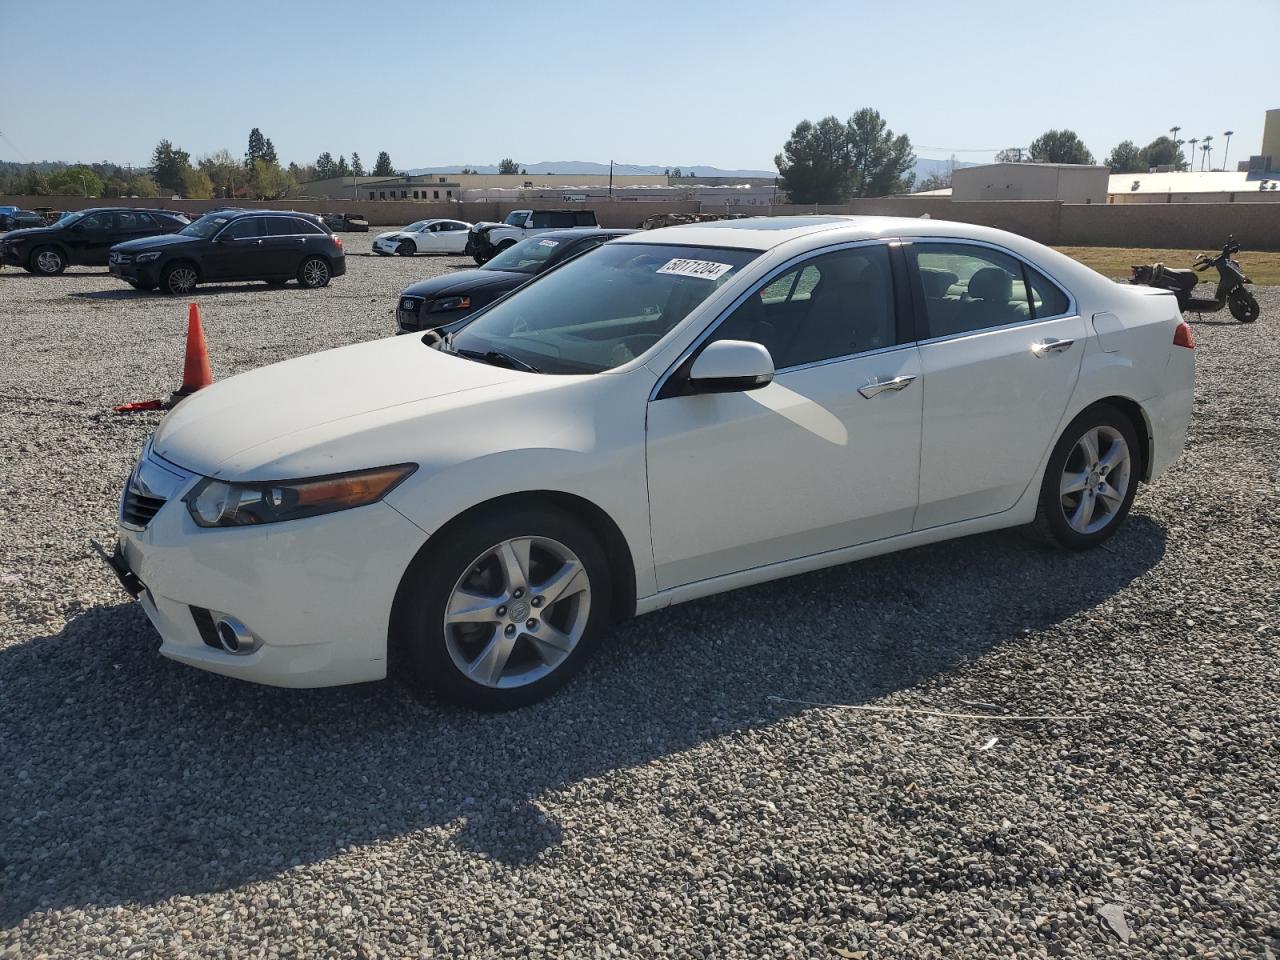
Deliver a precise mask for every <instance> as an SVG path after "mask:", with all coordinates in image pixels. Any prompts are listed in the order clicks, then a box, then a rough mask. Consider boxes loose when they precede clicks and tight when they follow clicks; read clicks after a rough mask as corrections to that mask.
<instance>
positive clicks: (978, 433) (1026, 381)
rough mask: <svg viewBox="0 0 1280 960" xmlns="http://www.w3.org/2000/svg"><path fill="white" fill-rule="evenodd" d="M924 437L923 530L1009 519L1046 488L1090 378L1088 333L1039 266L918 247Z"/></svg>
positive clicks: (995, 254)
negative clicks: (1030, 491) (1033, 489)
mask: <svg viewBox="0 0 1280 960" xmlns="http://www.w3.org/2000/svg"><path fill="white" fill-rule="evenodd" d="M908 249H909V252H910V255H909V260H911V261H912V262H914V264H915V268H916V269H915V277H916V279H917V282H918V286H917V287H916V291H917V295H918V296H917V298H918V300H920V301H922V302H923V305H924V314H925V317H924V322H925V327H926V330H925V332H924V333H923V334H922V335H921V343H920V364H921V368H922V371H923V374H924V381H925V391H924V434H923V437H922V442H921V448H920V508H919V510H918V511H917V514H916V520H915V528H916V529H917V530H923V529H926V528H929V527H936V526H940V525H942V524H946V523H955V522H957V521H960V520H969V519H973V518H976V517H984V516H989V515H991V514H996V513H1002V512H1003V511H1005V510H1008V509H1010V508H1011V507H1012V506H1013V505H1014V504H1015V503H1016V502H1017V501H1018V498H1019V497H1020V496H1021V495H1022V493H1023V491H1024V490H1026V488H1027V485H1028V484H1029V483H1031V482H1033V481H1034V480H1035V479H1036V470H1037V467H1038V466H1039V464H1040V461H1041V459H1042V458H1043V457H1044V455H1045V453H1046V452H1047V450H1048V449H1049V446H1050V445H1051V444H1052V443H1053V442H1054V440H1055V439H1056V438H1057V435H1058V432H1059V430H1060V428H1061V421H1062V417H1063V414H1064V413H1065V411H1066V408H1067V403H1068V402H1069V401H1070V399H1071V393H1072V391H1073V390H1074V389H1075V385H1076V380H1077V379H1078V378H1079V375H1080V363H1081V359H1082V358H1083V356H1084V347H1085V338H1086V337H1087V335H1088V331H1087V326H1086V323H1085V321H1084V319H1083V318H1082V317H1080V316H1079V315H1078V314H1077V313H1076V312H1075V310H1074V307H1073V305H1072V303H1071V301H1070V298H1069V297H1068V296H1067V295H1066V294H1065V293H1064V292H1063V291H1062V290H1061V289H1059V288H1058V287H1057V286H1056V285H1055V284H1054V283H1052V282H1051V281H1050V280H1049V279H1048V278H1047V277H1045V276H1044V275H1043V274H1042V273H1040V272H1039V271H1038V270H1036V269H1034V268H1033V267H1031V266H1030V265H1029V264H1025V263H1023V262H1022V261H1021V260H1018V259H1017V258H1015V257H1013V256H1011V255H1010V254H1008V253H1006V252H1004V251H1000V250H997V249H995V248H993V247H987V246H981V245H977V244H966V243H955V242H946V243H943V242H938V243H934V242H931V241H916V242H914V243H913V244H911V245H910V247H909V248H908Z"/></svg>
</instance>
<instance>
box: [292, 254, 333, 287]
mask: <svg viewBox="0 0 1280 960" xmlns="http://www.w3.org/2000/svg"><path fill="white" fill-rule="evenodd" d="M329 276H330V271H329V261H328V260H326V259H324V257H307V259H305V260H303V261H302V266H300V267H298V283H300V284H302V286H304V287H306V288H307V289H308V290H314V289H316V288H317V287H326V286H328V285H329Z"/></svg>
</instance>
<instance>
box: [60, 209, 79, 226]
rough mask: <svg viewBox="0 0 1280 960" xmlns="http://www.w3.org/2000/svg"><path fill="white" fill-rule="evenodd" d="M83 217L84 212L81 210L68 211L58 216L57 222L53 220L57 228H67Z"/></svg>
mask: <svg viewBox="0 0 1280 960" xmlns="http://www.w3.org/2000/svg"><path fill="white" fill-rule="evenodd" d="M83 216H84V211H82V210H68V211H67V212H66V213H64V214H63V215H62V216H60V217H59V218H58V219H57V220H55V221H54V224H55V225H57V226H59V227H69V226H71V224H73V223H75V222H76V221H77V220H79V219H80V218H81V217H83Z"/></svg>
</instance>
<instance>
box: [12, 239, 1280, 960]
mask: <svg viewBox="0 0 1280 960" xmlns="http://www.w3.org/2000/svg"><path fill="white" fill-rule="evenodd" d="M345 239H346V241H347V244H348V249H349V250H350V251H351V252H352V254H353V255H352V256H351V257H350V260H349V272H348V274H347V276H346V277H343V278H341V279H340V280H337V281H335V282H334V284H333V285H332V286H331V287H330V288H329V289H327V290H321V291H302V290H299V289H296V288H293V287H289V288H284V289H269V288H267V287H266V286H264V285H262V284H255V285H245V286H227V287H220V288H212V289H202V290H201V291H200V292H199V296H198V299H199V302H200V303H201V306H202V308H203V311H204V321H205V327H206V332H207V334H208V337H209V341H210V345H211V350H212V356H213V368H214V372H215V375H217V376H227V375H229V374H231V373H234V372H237V371H240V370H244V369H247V368H250V367H254V366H258V365H261V364H264V363H268V362H270V361H273V360H278V359H282V358H285V357H289V356H293V355H296V354H301V353H305V352H308V351H312V350H315V349H319V348H322V347H327V346H331V345H334V344H339V343H346V342H350V341H356V340H362V339H366V338H369V337H374V336H381V335H386V334H388V333H389V331H390V329H391V323H392V320H391V311H392V307H393V305H394V301H395V295H396V294H397V293H398V292H399V290H400V289H401V288H402V287H403V286H404V285H405V284H406V283H407V282H409V281H410V280H411V279H414V278H418V277H423V276H428V275H431V274H434V273H439V272H441V271H446V270H452V269H455V268H458V267H461V266H464V265H468V264H467V262H466V261H464V260H461V259H445V260H432V259H427V258H417V259H414V260H401V259H394V260H384V259H378V258H374V257H370V256H367V255H363V254H364V253H365V252H367V251H368V249H369V247H368V243H369V238H368V237H363V236H352V235H347V237H346V238H345ZM1258 294H1259V299H1260V301H1261V302H1262V308H1263V317H1262V320H1261V321H1259V322H1258V323H1257V324H1256V325H1255V326H1254V327H1242V326H1239V325H1236V324H1234V323H1231V322H1229V321H1228V322H1225V323H1220V322H1218V321H1217V318H1206V320H1205V321H1204V322H1203V323H1200V324H1199V325H1197V327H1196V334H1197V337H1198V338H1199V349H1198V351H1197V357H1198V361H1199V364H1200V370H1199V385H1198V390H1197V406H1196V418H1195V421H1194V423H1193V425H1192V432H1191V437H1190V441H1189V446H1188V449H1187V452H1186V453H1185V455H1184V456H1183V457H1182V459H1181V460H1180V461H1179V462H1178V463H1177V464H1176V466H1175V467H1174V468H1173V469H1172V470H1171V471H1170V472H1169V473H1168V474H1167V475H1166V476H1165V477H1164V478H1163V479H1161V480H1160V481H1159V482H1158V483H1157V484H1155V485H1154V486H1152V487H1149V488H1145V487H1144V488H1143V490H1142V492H1141V493H1140V494H1139V497H1138V501H1137V503H1136V506H1135V508H1134V512H1133V516H1132V517H1131V519H1130V521H1129V523H1128V525H1127V526H1126V527H1125V528H1124V529H1123V530H1122V531H1121V532H1120V533H1119V534H1118V535H1117V536H1116V537H1115V538H1114V539H1113V540H1112V541H1111V542H1110V543H1109V544H1108V546H1107V548H1106V549H1104V550H1098V551H1095V552H1092V553H1088V554H1084V555H1068V554H1065V553H1060V552H1054V551H1050V550H1047V549H1044V548H1041V547H1039V546H1037V545H1035V544H1034V543H1032V542H1030V541H1029V540H1027V539H1025V538H1024V537H1022V536H1021V535H1020V534H1018V533H1017V532H1007V533H1001V534H995V535H987V536H980V537H974V538H970V539H966V540H962V541H958V542H952V543H947V544H942V545H938V546H932V547H927V548H922V549H917V550H913V551H910V552H908V553H903V554H899V555H896V556H891V557H885V558H881V559H877V560H872V561H866V562H862V563H857V564H852V565H849V566H844V567H840V568H838V569H833V570H828V571H824V572H821V573H816V574H812V575H808V576H802V577H796V578H793V579H790V580H786V581H783V582H779V583H774V584H771V585H767V586H763V587H756V588H752V589H749V590H744V591H739V592H737V593H733V594H729V595H725V596H720V597H715V598H711V599H707V600H702V601H699V602H695V603H690V604H687V605H684V606H681V607H678V608H674V609H672V610H669V611H665V612H663V613H660V614H656V615H653V616H649V617H646V618H642V619H639V620H636V621H633V622H631V623H629V624H626V625H624V626H623V627H622V628H621V629H619V630H618V631H617V634H616V636H615V637H614V638H613V639H612V641H611V642H610V643H608V644H607V645H606V647H605V648H604V649H603V650H602V651H601V654H600V655H599V656H597V657H596V658H595V659H594V661H593V662H592V663H591V664H590V665H589V666H588V667H587V669H586V670H585V671H584V672H583V674H582V675H581V676H580V677H579V678H578V679H577V680H576V681H575V682H574V683H573V684H571V685H570V687H569V688H568V689H566V690H565V691H564V692H562V693H561V694H560V695H559V696H557V697H555V698H553V699H552V700H551V701H550V702H547V703H543V704H540V705H537V706H534V707H532V708H529V709H526V710H522V711H519V712H516V713H510V714H505V715H500V716H485V715H476V714H472V713H466V712H462V711H458V710H452V709H446V708H442V707H440V706H437V705H434V704H431V703H422V702H419V701H418V700H416V699H413V698H411V697H409V696H407V695H405V694H404V693H402V692H401V691H400V690H399V689H398V688H396V687H394V686H392V685H389V684H375V685H369V686H364V687H359V688H348V689H331V690H319V691H281V690H273V689H267V688H260V687H254V686H251V685H247V684H242V683H237V682H236V681H232V680H227V679H223V678H220V677H215V676H211V675H208V674H204V673H200V672H197V671H194V670H191V669H188V668H186V667H183V666H180V665H178V664H174V663H171V662H169V661H166V660H163V659H161V658H160V657H159V656H158V655H157V654H156V647H157V646H158V638H157V637H156V635H155V633H154V631H153V630H152V629H151V627H150V625H149V624H148V623H147V621H146V619H145V617H144V616H143V614H142V612H141V610H140V609H139V607H138V606H137V605H136V604H133V603H129V602H126V600H127V597H125V596H124V595H123V594H122V593H121V591H120V589H119V588H118V586H117V585H116V584H115V582H114V580H113V579H112V577H111V576H110V575H109V574H108V572H107V570H106V568H105V567H104V566H103V565H102V564H101V563H100V562H99V561H97V560H96V559H94V557H93V556H92V555H91V553H90V550H89V548H88V540H89V538H91V537H96V538H98V539H100V540H102V541H104V542H107V541H109V539H110V538H111V536H112V535H113V529H114V514H115V505H116V498H117V495H118V492H119V488H120V486H121V484H122V483H123V481H124V478H125V476H126V474H127V472H128V469H129V466H130V464H131V462H132V460H133V458H134V457H135V456H136V454H137V451H138V449H139V448H140V447H141V445H142V442H143V439H144V437H145V436H146V434H147V433H148V432H149V431H150V430H151V429H153V428H154V426H155V423H156V421H157V417H156V416H155V415H140V416H136V417H132V418H128V417H117V416H114V415H113V414H111V413H110V412H109V407H110V406H111V405H112V404H114V403H118V402H121V401H123V400H129V399H144V398H148V397H158V396H164V395H166V394H167V392H168V391H169V390H171V389H172V388H173V387H174V386H175V385H176V382H177V379H178V374H179V371H180V362H181V361H180V358H181V351H182V336H183V331H184V324H185V319H186V313H185V304H183V303H180V302H175V301H173V300H170V299H167V298H164V297H160V296H148V295H138V294H136V293H134V292H132V291H130V290H128V289H127V288H125V287H123V286H122V285H120V284H118V283H117V282H116V281H113V280H112V279H111V278H110V277H108V276H106V275H105V274H104V273H102V272H100V271H96V270H72V271H70V272H68V273H67V274H66V275H65V276H63V277H61V278H56V279H47V280H45V279H38V278H35V277H30V276H28V275H27V274H25V273H21V272H15V271H13V270H12V269H6V270H4V271H3V272H0V956H2V957H23V958H35V957H44V956H48V957H148V958H150V957H164V958H177V957H223V958H231V957H235V958H250V957H277V956H279V957H297V958H304V957H305V958H318V957H333V958H351V957H362V958H373V957H397V958H399V957H415V958H416V957H441V956H458V957H488V956H513V957H514V956H536V955H541V956H554V957H608V956H636V957H654V956H680V957H707V958H710V957H766V956H768V957H783V956H795V957H843V958H850V957H866V958H879V957H975V958H990V957H999V956H1019V957H1021V956H1031V957H1038V956H1053V957H1056V956H1069V957H1090V958H1092V957H1102V956H1115V957H1152V956H1194V957H1222V958H1225V957H1259V958H1261V957H1273V956H1280V852H1278V847H1277V841H1276V826H1277V816H1278V814H1277V804H1276V788H1277V783H1280V710H1278V708H1277V697H1276V692H1277V682H1276V681H1277V668H1276V661H1277V654H1278V653H1280V636H1278V630H1280V626H1278V623H1277V620H1278V615H1277V608H1278V602H1280V566H1278V560H1280V537H1278V536H1277V534H1278V533H1280V521H1278V520H1277V517H1278V516H1280V509H1278V508H1280V495H1278V493H1277V470H1278V468H1280V453H1278V451H1280V420H1278V419H1277V410H1280V348H1278V347H1277V344H1278V343H1280V288H1271V289H1260V290H1258ZM775 697H780V698H786V699H785V700H777V699H772V698H775ZM792 701H815V702H818V703H823V704H844V705H851V706H854V707H868V706H870V707H876V708H886V707H913V708H918V709H934V710H941V711H947V712H959V713H968V714H986V713H994V714H997V715H999V714H1055V715H1060V716H1063V717H1066V718H1067V719H1060V720H1050V721H1037V722H1012V721H1007V720H1000V719H999V717H998V716H995V717H990V718H983V719H977V720H966V719H947V718H940V717H934V716H927V715H919V714H903V713H892V712H870V711H866V710H848V709H837V708H833V707H826V706H815V705H806V704H803V703H796V702H792ZM987 705H994V707H991V706H987Z"/></svg>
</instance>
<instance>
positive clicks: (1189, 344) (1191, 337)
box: [1173, 320, 1196, 350]
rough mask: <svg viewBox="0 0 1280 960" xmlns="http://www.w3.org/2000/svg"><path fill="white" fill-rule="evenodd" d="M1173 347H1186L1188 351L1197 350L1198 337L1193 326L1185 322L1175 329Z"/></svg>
mask: <svg viewBox="0 0 1280 960" xmlns="http://www.w3.org/2000/svg"><path fill="white" fill-rule="evenodd" d="M1173 345H1174V346H1175V347H1186V348H1187V349H1188V350H1194V349H1195V348H1196V335H1195V333H1194V332H1193V331H1192V329H1191V324H1189V323H1187V321H1185V320H1183V321H1182V322H1181V323H1180V324H1178V325H1177V326H1176V327H1174V330H1173Z"/></svg>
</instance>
